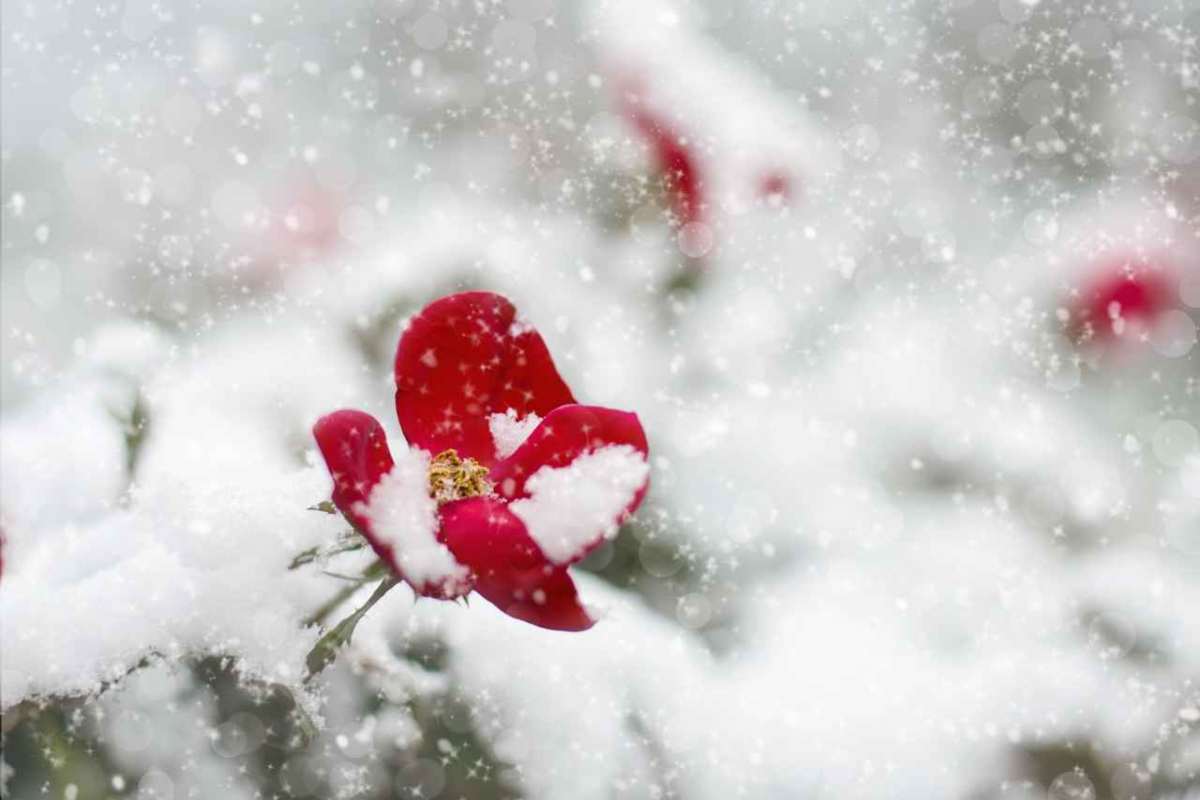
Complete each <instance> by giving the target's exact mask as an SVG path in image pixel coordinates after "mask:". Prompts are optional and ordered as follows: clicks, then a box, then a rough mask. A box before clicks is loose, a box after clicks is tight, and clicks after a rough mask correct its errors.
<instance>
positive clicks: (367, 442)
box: [313, 410, 393, 563]
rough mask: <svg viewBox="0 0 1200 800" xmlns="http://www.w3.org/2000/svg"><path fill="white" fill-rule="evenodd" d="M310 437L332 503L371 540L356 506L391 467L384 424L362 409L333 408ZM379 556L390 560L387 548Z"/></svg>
mask: <svg viewBox="0 0 1200 800" xmlns="http://www.w3.org/2000/svg"><path fill="white" fill-rule="evenodd" d="M313 436H314V437H315V438H316V440H317V446H318V447H319V448H320V449H321V455H322V456H324V457H325V465H326V466H327V467H329V474H330V475H332V476H333V494H332V498H333V504H334V505H335V506H337V507H338V510H339V511H341V512H342V513H343V514H345V515H346V516H347V517H348V518H349V519H350V521H351V522H353V523H354V524H355V525H357V526H358V528H359V530H360V531H362V532H363V534H364V535H365V536H366V537H367V539H368V540H370V539H371V535H370V531H369V529H368V523H367V519H366V517H364V516H363V515H362V514H360V513H359V512H357V511H355V506H357V505H358V504H359V503H366V502H367V498H368V497H369V496H370V494H371V490H372V489H374V488H375V484H377V483H379V479H380V478H382V477H383V476H384V475H386V474H387V473H388V472H390V471H391V469H392V464H393V462H392V453H391V451H390V450H388V444H387V434H386V433H384V431H383V426H382V425H380V424H379V420H377V419H375V418H374V417H372V416H371V415H370V414H367V413H364V412H362V411H349V410H343V411H334V412H333V413H332V414H326V415H325V416H323V417H321V418H320V419H319V420H317V424H316V425H314V426H313ZM371 544H372V546H374V545H375V542H373V541H372V542H371ZM376 550H379V548H378V547H376ZM380 555H381V556H383V557H384V559H385V560H386V561H388V563H391V562H392V559H391V553H390V549H389V552H388V553H383V552H380Z"/></svg>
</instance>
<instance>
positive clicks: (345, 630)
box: [304, 575, 400, 683]
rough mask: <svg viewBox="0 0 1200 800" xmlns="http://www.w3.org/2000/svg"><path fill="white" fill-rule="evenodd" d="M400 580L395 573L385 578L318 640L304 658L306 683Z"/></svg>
mask: <svg viewBox="0 0 1200 800" xmlns="http://www.w3.org/2000/svg"><path fill="white" fill-rule="evenodd" d="M399 582H400V579H399V578H397V577H396V576H394V575H391V576H388V577H387V578H385V579H384V580H383V581H382V582H380V584H379V585H378V586H376V587H375V591H374V592H372V593H371V596H370V597H369V598H367V602H365V603H363V604H362V605H361V606H360V607H359V608H358V610H357V611H355V612H354V613H353V614H351V615H350V616H348V617H346V618H345V619H344V620H342V621H341V622H339V623H338V624H337V625H335V626H333V628H332V629H331V630H330V631H329V632H328V633H326V634H325V635H324V636H322V637H321V638H320V639H319V640H318V641H317V643H316V644H315V645H314V646H313V649H312V650H310V651H309V653H308V657H307V658H306V659H305V660H304V662H305V666H306V667H307V669H308V674H307V675H305V677H304V681H305V682H306V683H307V682H308V681H310V680H312V679H313V678H315V677H316V676H317V675H318V674H319V673H320V672H321V670H323V669H325V667H327V666H328V665H329V662H331V661H333V659H334V657H335V656H336V655H337V651H338V650H339V649H340V648H341V647H342V646H344V645H346V644H349V642H350V637H352V636H353V635H354V629H355V627H357V625H358V621H359V620H360V619H362V618H363V615H364V614H366V613H367V612H368V611H370V610H371V607H372V606H374V605H375V604H376V603H378V602H379V601H380V599H381V598H382V597H383V596H384V595H385V594H387V593H388V592H389V591H391V588H392V587H393V586H395V585H396V584H397V583H399ZM348 588H349V590H350V592H353V591H354V590H355V589H357V588H358V587H357V586H354V587H348ZM343 591H346V590H343ZM339 594H340V593H339ZM343 599H344V598H343ZM326 605H328V604H326Z"/></svg>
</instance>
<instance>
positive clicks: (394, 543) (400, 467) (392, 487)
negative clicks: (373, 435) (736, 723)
mask: <svg viewBox="0 0 1200 800" xmlns="http://www.w3.org/2000/svg"><path fill="white" fill-rule="evenodd" d="M393 458H394V459H395V465H394V466H393V467H392V469H391V471H390V472H388V474H386V475H384V476H383V478H382V479H380V481H379V483H378V484H376V486H375V488H374V489H372V490H371V496H370V497H369V498H367V502H366V504H365V506H364V507H363V508H362V509H361V510H362V513H363V514H365V515H366V516H367V518H368V519H369V520H370V521H371V533H372V535H373V536H375V537H376V538H377V539H378V540H379V541H380V542H381V543H382V544H383V545H385V546H386V547H389V548H391V552H392V556H393V558H395V560H396V563H397V565H399V567H400V569H401V571H402V572H403V573H404V575H405V577H406V578H407V579H408V580H410V581H412V582H413V583H414V584H416V585H418V586H420V585H425V584H429V585H441V586H442V587H443V591H444V593H445V596H447V597H454V596H456V595H458V594H461V593H462V592H463V591H464V590H466V589H467V588H468V587H469V583H468V576H469V573H470V571H469V570H468V569H467V568H466V567H464V566H463V565H461V564H459V563H458V562H457V561H456V560H455V559H454V556H453V555H452V554H451V553H450V550H449V549H448V548H447V547H446V546H445V545H444V544H442V543H441V542H440V541H438V538H437V531H438V514H437V501H435V500H434V499H433V497H431V496H430V494H429V454H428V453H426V452H425V451H424V450H421V449H419V448H415V447H413V448H399V449H398V451H397V452H396V453H395V454H394V456H393Z"/></svg>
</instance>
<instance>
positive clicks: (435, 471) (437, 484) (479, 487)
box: [429, 449, 492, 504]
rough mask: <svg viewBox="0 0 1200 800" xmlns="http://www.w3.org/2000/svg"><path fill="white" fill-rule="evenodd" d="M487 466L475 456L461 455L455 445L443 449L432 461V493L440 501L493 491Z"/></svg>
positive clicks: (430, 474)
mask: <svg viewBox="0 0 1200 800" xmlns="http://www.w3.org/2000/svg"><path fill="white" fill-rule="evenodd" d="M487 474H488V471H487V467H485V466H483V465H482V464H480V463H479V462H478V461H476V460H475V459H473V458H459V457H458V451H456V450H454V449H450V450H443V451H442V452H440V453H438V454H437V455H436V456H434V457H433V460H432V461H431V462H429V494H430V496H432V497H433V499H434V500H437V501H438V503H439V504H440V503H448V502H450V501H451V500H462V499H463V498H464V497H479V496H481V495H486V494H491V493H492V484H491V483H489V482H488V479H487Z"/></svg>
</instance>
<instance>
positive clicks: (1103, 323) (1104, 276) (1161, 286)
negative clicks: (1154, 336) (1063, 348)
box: [1073, 259, 1173, 340]
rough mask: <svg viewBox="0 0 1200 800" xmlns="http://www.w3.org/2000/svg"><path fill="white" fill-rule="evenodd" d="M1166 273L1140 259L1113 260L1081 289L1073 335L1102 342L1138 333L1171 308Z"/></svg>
mask: <svg viewBox="0 0 1200 800" xmlns="http://www.w3.org/2000/svg"><path fill="white" fill-rule="evenodd" d="M1168 274H1169V270H1168V269H1167V268H1166V267H1163V266H1161V265H1159V264H1157V263H1153V262H1146V261H1142V260H1125V259H1114V260H1113V261H1111V262H1109V263H1107V264H1105V265H1104V266H1103V267H1101V268H1100V269H1099V270H1097V271H1096V274H1095V276H1094V277H1093V278H1092V280H1091V281H1090V282H1089V283H1088V284H1087V285H1086V286H1085V287H1084V288H1083V292H1082V296H1081V298H1080V302H1079V304H1078V306H1077V308H1076V312H1075V314H1074V315H1073V318H1074V320H1075V323H1074V328H1075V334H1076V336H1077V337H1080V338H1088V337H1089V335H1090V336H1095V337H1097V338H1099V339H1102V340H1107V339H1111V338H1114V337H1122V336H1126V335H1128V333H1129V328H1130V326H1132V327H1133V331H1134V332H1135V334H1140V333H1141V332H1142V331H1144V330H1145V328H1146V327H1147V326H1149V325H1152V324H1153V323H1154V321H1155V320H1156V319H1157V318H1158V317H1159V315H1161V314H1163V313H1164V312H1166V311H1169V310H1170V309H1171V308H1172V307H1173V302H1172V295H1173V292H1172V281H1171V279H1170V278H1169V277H1168Z"/></svg>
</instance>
